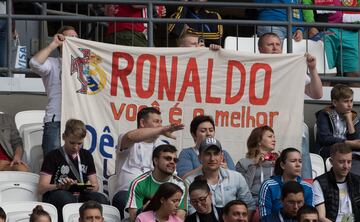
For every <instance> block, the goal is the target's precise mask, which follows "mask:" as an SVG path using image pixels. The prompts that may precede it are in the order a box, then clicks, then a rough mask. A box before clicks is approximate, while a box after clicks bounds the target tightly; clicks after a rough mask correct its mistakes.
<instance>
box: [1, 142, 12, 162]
mask: <svg viewBox="0 0 360 222" xmlns="http://www.w3.org/2000/svg"><path fill="white" fill-rule="evenodd" d="M0 160H7V161H11V158H10V157H9V156H8V155H7V154H6V152H5V150H4V148H3V147H2V146H1V144H0Z"/></svg>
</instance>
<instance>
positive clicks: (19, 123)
mask: <svg viewBox="0 0 360 222" xmlns="http://www.w3.org/2000/svg"><path fill="white" fill-rule="evenodd" d="M44 116H45V110H26V111H21V112H18V113H16V115H15V124H16V127H17V129H18V130H19V132H20V135H21V131H22V127H24V126H25V125H32V124H43V122H44V120H43V119H44Z"/></svg>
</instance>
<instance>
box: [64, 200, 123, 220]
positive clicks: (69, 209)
mask: <svg viewBox="0 0 360 222" xmlns="http://www.w3.org/2000/svg"><path fill="white" fill-rule="evenodd" d="M82 204H83V203H71V204H66V205H65V206H64V207H63V209H62V213H63V220H64V222H78V221H79V217H80V215H79V208H80V206H81V205H82ZM102 207H103V217H104V221H106V222H119V221H121V219H120V213H119V211H118V209H117V208H116V207H114V206H110V205H105V204H102Z"/></svg>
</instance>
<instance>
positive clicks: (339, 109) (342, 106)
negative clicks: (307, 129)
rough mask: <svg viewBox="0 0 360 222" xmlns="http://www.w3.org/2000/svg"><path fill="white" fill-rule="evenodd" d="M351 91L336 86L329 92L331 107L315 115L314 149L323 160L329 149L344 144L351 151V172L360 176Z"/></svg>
mask: <svg viewBox="0 0 360 222" xmlns="http://www.w3.org/2000/svg"><path fill="white" fill-rule="evenodd" d="M353 94H354V92H353V90H352V89H351V88H350V87H349V86H347V85H343V84H337V85H335V86H334V87H333V89H332V90H331V105H330V106H329V107H326V108H324V109H322V110H320V111H319V112H317V113H316V125H317V131H316V148H317V152H318V153H319V154H320V155H321V156H322V157H323V158H324V159H326V158H328V157H329V156H330V147H331V145H333V144H335V143H340V142H344V143H346V144H348V145H349V146H350V147H351V148H352V150H353V161H352V169H351V172H352V173H355V174H358V175H360V173H359V172H360V171H359V170H358V169H360V168H359V167H360V124H359V117H358V116H357V113H356V112H355V111H354V110H353V109H352V108H353Z"/></svg>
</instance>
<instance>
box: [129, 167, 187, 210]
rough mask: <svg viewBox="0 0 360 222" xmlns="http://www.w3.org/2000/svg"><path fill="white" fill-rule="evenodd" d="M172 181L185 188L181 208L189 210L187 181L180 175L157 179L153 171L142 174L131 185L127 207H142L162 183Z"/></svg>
mask: <svg viewBox="0 0 360 222" xmlns="http://www.w3.org/2000/svg"><path fill="white" fill-rule="evenodd" d="M165 182H170V183H173V184H176V185H178V186H179V187H180V188H181V189H182V190H183V195H182V197H181V202H180V206H179V208H180V209H183V210H185V211H186V210H187V188H186V185H185V182H184V181H183V180H182V179H181V178H180V177H178V176H175V175H173V176H171V178H170V179H169V180H168V181H162V182H159V181H156V180H155V178H154V177H153V176H152V171H149V172H146V173H144V174H142V175H141V176H139V177H137V178H136V179H135V180H134V181H133V182H132V183H131V185H130V188H129V192H128V200H127V204H126V208H125V209H128V208H135V209H141V208H142V207H143V204H144V202H145V203H146V202H147V201H148V200H150V199H151V198H152V197H153V196H154V194H155V193H156V191H157V190H158V188H159V186H160V185H161V184H162V183H165Z"/></svg>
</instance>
